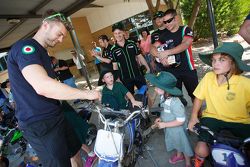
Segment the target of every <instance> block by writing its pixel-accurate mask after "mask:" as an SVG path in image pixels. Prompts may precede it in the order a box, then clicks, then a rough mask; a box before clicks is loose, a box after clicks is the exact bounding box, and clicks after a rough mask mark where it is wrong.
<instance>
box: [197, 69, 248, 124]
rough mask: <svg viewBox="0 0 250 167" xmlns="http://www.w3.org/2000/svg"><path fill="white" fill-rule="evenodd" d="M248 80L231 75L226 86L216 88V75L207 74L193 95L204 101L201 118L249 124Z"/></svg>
mask: <svg viewBox="0 0 250 167" xmlns="http://www.w3.org/2000/svg"><path fill="white" fill-rule="evenodd" d="M249 83H250V79H248V78H246V77H243V76H240V75H233V76H232V77H231V78H230V79H229V85H230V87H229V90H228V89H227V87H228V84H227V83H224V84H223V85H220V86H218V83H217V79H216V75H215V74H214V73H213V72H209V73H207V74H206V75H205V77H204V78H203V79H202V80H201V82H200V83H199V85H198V86H197V88H196V89H195V91H194V95H195V96H196V97H197V98H198V99H201V100H206V105H207V108H206V109H205V110H204V111H203V112H202V116H203V117H212V118H216V119H219V120H222V121H225V122H237V123H245V124H250V114H249V113H250V84H249Z"/></svg>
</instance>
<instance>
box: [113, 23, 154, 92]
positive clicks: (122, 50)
mask: <svg viewBox="0 0 250 167" xmlns="http://www.w3.org/2000/svg"><path fill="white" fill-rule="evenodd" d="M112 31H113V34H114V37H115V39H116V44H115V45H113V47H112V48H111V54H112V57H113V60H112V61H113V68H114V70H118V71H119V78H120V80H121V81H122V83H123V84H124V86H125V87H126V88H127V89H128V90H129V91H130V92H131V93H132V94H133V93H134V86H136V87H137V88H138V89H140V88H141V86H143V85H145V84H146V81H145V78H144V76H143V75H142V74H141V72H140V70H139V67H138V64H137V61H136V58H137V59H138V61H139V62H140V63H141V64H142V65H144V66H145V67H146V69H147V73H149V72H150V69H149V67H148V64H147V62H146V60H145V59H144V57H143V56H142V55H141V53H140V52H139V49H138V47H137V45H136V44H135V42H134V41H131V40H125V38H124V28H123V25H122V24H121V23H117V24H114V25H113V26H112Z"/></svg>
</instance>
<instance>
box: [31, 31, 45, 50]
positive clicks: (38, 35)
mask: <svg viewBox="0 0 250 167" xmlns="http://www.w3.org/2000/svg"><path fill="white" fill-rule="evenodd" d="M33 39H34V40H36V41H37V42H38V43H39V44H40V45H41V46H42V47H44V48H45V49H46V48H47V45H46V44H45V43H44V42H43V40H42V38H41V34H40V31H37V33H36V34H35V35H34V36H33Z"/></svg>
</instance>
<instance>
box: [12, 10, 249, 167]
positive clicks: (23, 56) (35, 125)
mask: <svg viewBox="0 0 250 167" xmlns="http://www.w3.org/2000/svg"><path fill="white" fill-rule="evenodd" d="M153 19H154V21H155V25H156V26H157V29H156V30H154V32H153V33H152V34H150V33H149V31H148V30H147V29H146V28H145V29H143V30H142V31H141V36H142V39H141V40H140V42H139V43H137V42H138V41H133V40H131V39H129V36H128V34H126V31H125V29H124V26H123V24H121V23H116V24H114V25H113V26H112V32H113V36H114V44H113V45H112V44H111V43H110V39H109V37H108V36H107V35H101V36H99V38H98V42H99V45H100V47H98V46H97V45H96V43H93V50H92V51H91V52H90V53H91V55H92V56H93V57H94V58H95V64H96V66H97V68H98V72H99V74H100V78H99V81H98V85H104V87H103V89H102V92H99V91H96V90H80V89H78V88H77V86H76V84H75V79H74V77H73V75H72V74H71V72H70V71H69V67H68V65H67V63H66V62H65V61H64V60H57V59H56V58H55V57H51V56H49V55H48V51H47V49H48V48H49V47H54V46H56V44H58V43H61V42H62V41H63V38H64V37H65V36H66V34H67V31H70V29H71V25H70V24H69V23H68V22H67V20H66V19H65V18H64V16H63V14H61V13H58V12H55V11H53V10H50V11H47V12H46V13H45V14H44V16H43V21H42V24H41V26H40V28H39V30H38V31H37V33H36V34H35V35H34V37H33V38H31V39H25V40H21V41H18V42H16V43H15V44H14V45H13V46H12V48H11V50H10V51H9V56H8V73H9V81H10V83H11V93H12V94H13V97H14V100H15V116H16V118H17V120H18V124H19V128H20V129H21V130H22V132H23V135H24V137H25V138H26V139H27V141H28V142H29V144H30V145H31V146H32V148H33V149H34V150H35V151H36V153H37V155H38V157H39V159H40V160H41V162H42V164H43V166H46V167H69V166H74V167H80V166H81V167H82V166H83V162H82V160H81V156H80V152H79V151H80V149H81V148H82V149H83V150H84V151H85V152H87V154H88V159H87V162H86V164H85V166H86V167H88V166H91V163H92V162H93V160H94V159H95V158H96V156H95V155H94V153H93V151H91V150H90V149H89V148H88V147H87V146H86V145H85V141H84V140H85V138H84V136H81V135H79V132H81V130H83V131H84V128H86V127H84V128H83V129H81V128H80V129H78V128H77V127H74V126H75V125H77V122H74V120H73V121H72V118H71V117H74V118H75V120H78V119H79V118H77V116H75V115H74V114H72V113H70V116H67V114H69V113H67V112H66V114H65V112H64V111H65V110H69V111H72V110H73V109H72V108H71V107H70V106H69V105H68V104H67V103H65V100H75V101H76V102H78V101H79V100H81V99H89V100H100V101H101V102H102V103H105V104H109V105H110V107H112V108H114V109H124V108H126V107H127V101H130V103H131V104H132V106H133V107H134V106H137V107H141V106H142V103H141V102H139V101H137V100H135V98H134V97H133V94H134V92H135V87H136V88H137V89H140V88H141V87H142V86H144V85H147V81H146V80H148V82H150V84H152V85H153V86H155V92H156V94H158V95H159V96H160V105H161V106H162V107H163V108H164V111H162V112H161V115H160V117H159V118H157V119H156V120H155V122H154V124H153V125H152V126H151V127H152V128H159V129H164V134H165V137H164V140H165V144H166V150H167V151H172V150H175V151H176V152H175V153H174V154H173V155H172V156H171V158H170V159H169V163H171V164H176V163H178V162H180V161H185V166H186V167H191V166H192V165H194V166H195V167H200V166H202V165H203V164H204V160H205V158H206V157H207V156H208V155H209V147H208V145H209V140H210V139H209V138H208V137H207V136H206V135H201V137H200V138H199V141H198V142H197V144H196V146H195V148H194V149H193V148H192V147H191V145H190V142H189V137H188V135H187V133H186V127H188V128H189V130H191V131H193V126H194V125H195V124H196V123H198V122H200V123H201V124H202V125H205V126H207V127H209V128H210V129H211V130H213V131H215V132H219V131H220V130H221V129H222V128H225V129H228V130H229V131H231V132H232V133H233V134H234V135H235V136H237V137H240V138H242V139H244V138H247V137H250V134H249V133H248V132H250V115H249V109H250V86H249V79H248V78H246V77H244V76H242V75H241V74H242V72H244V71H250V67H249V66H247V65H246V64H244V62H243V61H242V60H241V59H242V55H243V52H244V49H243V47H242V46H241V45H240V44H238V43H236V42H225V43H222V44H221V45H219V46H218V47H217V48H215V49H214V51H213V52H211V53H202V54H200V55H199V56H200V59H201V60H202V62H204V63H205V64H207V65H209V66H211V67H212V71H211V72H209V73H207V74H206V75H205V77H204V78H202V80H201V81H200V83H198V76H197V72H196V69H195V65H194V58H193V56H192V48H191V47H192V42H193V36H194V34H193V31H192V29H191V28H189V27H188V26H182V25H179V17H178V15H177V13H176V10H174V9H168V10H167V11H166V12H162V11H158V12H157V13H155V15H154V17H153ZM246 20H249V16H248V17H247V19H246ZM245 22H248V21H245ZM246 24H247V23H246ZM246 27H247V28H245V25H244V26H242V28H241V31H240V32H241V33H240V34H241V35H242V36H246V34H247V35H248V36H247V37H244V39H246V41H248V37H249V29H250V26H249V25H248V26H246ZM244 28H245V29H244ZM71 53H72V55H73V59H74V62H75V64H76V65H77V69H79V70H80V71H81V64H80V63H79V61H83V59H84V58H83V57H81V56H80V58H81V59H82V60H78V58H79V57H78V56H77V54H78V53H77V52H76V51H74V50H73V51H71ZM141 67H143V68H144V71H142V70H141ZM183 84H184V86H185V88H186V90H187V92H188V95H189V96H190V98H191V99H192V102H193V109H192V114H191V118H190V119H188V117H187V115H186V111H185V106H186V105H187V101H186V100H185V99H184V97H183V93H182V85H183ZM101 94H102V96H101ZM151 100H152V99H151ZM203 102H205V103H206V109H205V110H204V111H201V106H202V104H203ZM198 113H202V114H201V115H202V116H201V117H198V115H199V114H198ZM79 122H81V120H79ZM73 127H74V128H73ZM72 129H75V130H72ZM191 157H194V161H193V162H191Z"/></svg>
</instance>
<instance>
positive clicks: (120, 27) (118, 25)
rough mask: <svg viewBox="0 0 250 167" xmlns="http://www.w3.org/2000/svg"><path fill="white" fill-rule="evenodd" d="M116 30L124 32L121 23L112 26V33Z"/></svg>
mask: <svg viewBox="0 0 250 167" xmlns="http://www.w3.org/2000/svg"><path fill="white" fill-rule="evenodd" d="M116 29H118V30H122V31H124V26H123V24H122V23H121V22H119V23H115V24H113V26H112V32H114V31H115V30H116Z"/></svg>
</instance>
